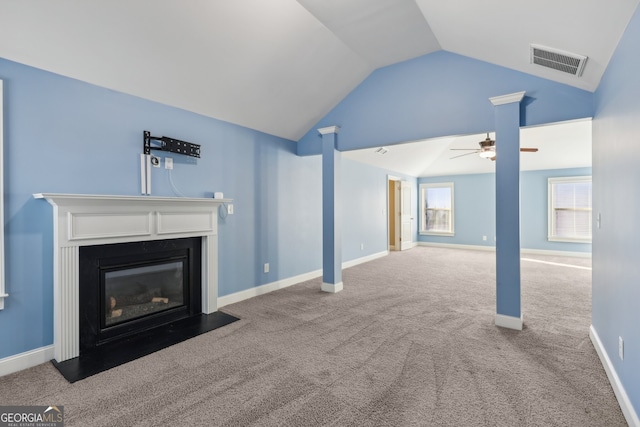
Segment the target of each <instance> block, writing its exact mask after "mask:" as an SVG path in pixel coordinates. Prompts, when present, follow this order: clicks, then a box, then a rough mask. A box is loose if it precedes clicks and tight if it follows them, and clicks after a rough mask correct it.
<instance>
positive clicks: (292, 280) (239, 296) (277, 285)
mask: <svg viewBox="0 0 640 427" xmlns="http://www.w3.org/2000/svg"><path fill="white" fill-rule="evenodd" d="M388 254H389V251H382V252H378V253H375V254H372V255H367V256H364V257H362V258H357V259H354V260H351V261H346V262H343V263H342V268H349V267H353V266H356V265H358V264H362V263H365V262H369V261H373V260H375V259H378V258H381V257H383V256H386V255H388ZM317 277H322V270H315V271H310V272H309V273H304V274H300V275H298V276H293V277H289V278H287V279H282V280H278V281H276V282H271V283H266V284H264V285H260V286H256V287H255V288H249V289H246V290H244V291H240V292H236V293H233V294H230V295H225V296H223V297H218V308H221V307H224V306H225V305H229V304H235V303H236V302H240V301H244V300H246V299H249V298H253V297H257V296H258V295H264V294H268V293H269V292H273V291H277V290H278V289H284V288H287V287H289V286H293V285H297V284H298V283H302V282H306V281H307V280H312V279H315V278H317ZM340 285H342V282H340ZM323 286H324V284H323ZM322 290H324V289H322ZM340 290H342V286H341V287H340ZM335 292H338V291H335Z"/></svg>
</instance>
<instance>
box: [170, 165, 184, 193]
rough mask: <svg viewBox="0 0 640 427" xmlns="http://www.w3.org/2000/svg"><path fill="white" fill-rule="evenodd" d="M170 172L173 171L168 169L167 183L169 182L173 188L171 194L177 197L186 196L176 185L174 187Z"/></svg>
mask: <svg viewBox="0 0 640 427" xmlns="http://www.w3.org/2000/svg"><path fill="white" fill-rule="evenodd" d="M171 172H173V169H169V184H171V189H172V190H173V194H175V195H176V196H178V197H186V196H185V195H184V194H182V193H181V192H180V190H178V187H176V184H175V183H174V182H173V174H172V173H171Z"/></svg>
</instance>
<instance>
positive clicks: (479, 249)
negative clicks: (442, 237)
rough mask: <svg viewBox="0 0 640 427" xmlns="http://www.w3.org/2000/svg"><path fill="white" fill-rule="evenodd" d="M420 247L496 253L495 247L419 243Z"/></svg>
mask: <svg viewBox="0 0 640 427" xmlns="http://www.w3.org/2000/svg"><path fill="white" fill-rule="evenodd" d="M418 246H429V247H432V248H449V249H469V250H472V251H489V252H495V251H496V247H495V246H483V245H459V244H457V243H436V242H418Z"/></svg>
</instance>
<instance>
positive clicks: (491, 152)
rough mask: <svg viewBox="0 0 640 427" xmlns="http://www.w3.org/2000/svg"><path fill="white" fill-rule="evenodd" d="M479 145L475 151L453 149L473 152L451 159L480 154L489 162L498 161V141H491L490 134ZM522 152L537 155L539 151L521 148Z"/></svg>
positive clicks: (471, 149) (470, 149) (473, 149)
mask: <svg viewBox="0 0 640 427" xmlns="http://www.w3.org/2000/svg"><path fill="white" fill-rule="evenodd" d="M478 145H480V148H478V149H475V148H451V150H464V151H471V153H465V154H461V155H459V156H454V157H451V159H456V158H458V157H462V156H467V155H469V154H475V153H478V155H479V156H480V157H482V158H483V159H488V160H492V161H493V160H495V159H496V141H495V140H493V139H491V137H490V136H489V132H487V138H486V139H484V140H482V141H480V142H478ZM520 151H521V152H525V153H535V152H537V151H538V149H537V148H521V149H520Z"/></svg>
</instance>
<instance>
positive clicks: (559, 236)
mask: <svg viewBox="0 0 640 427" xmlns="http://www.w3.org/2000/svg"><path fill="white" fill-rule="evenodd" d="M591 206H592V198H591V177H590V176H589V177H568V178H549V240H553V241H568V242H590V241H591V226H592V218H593V216H592V208H591Z"/></svg>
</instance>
